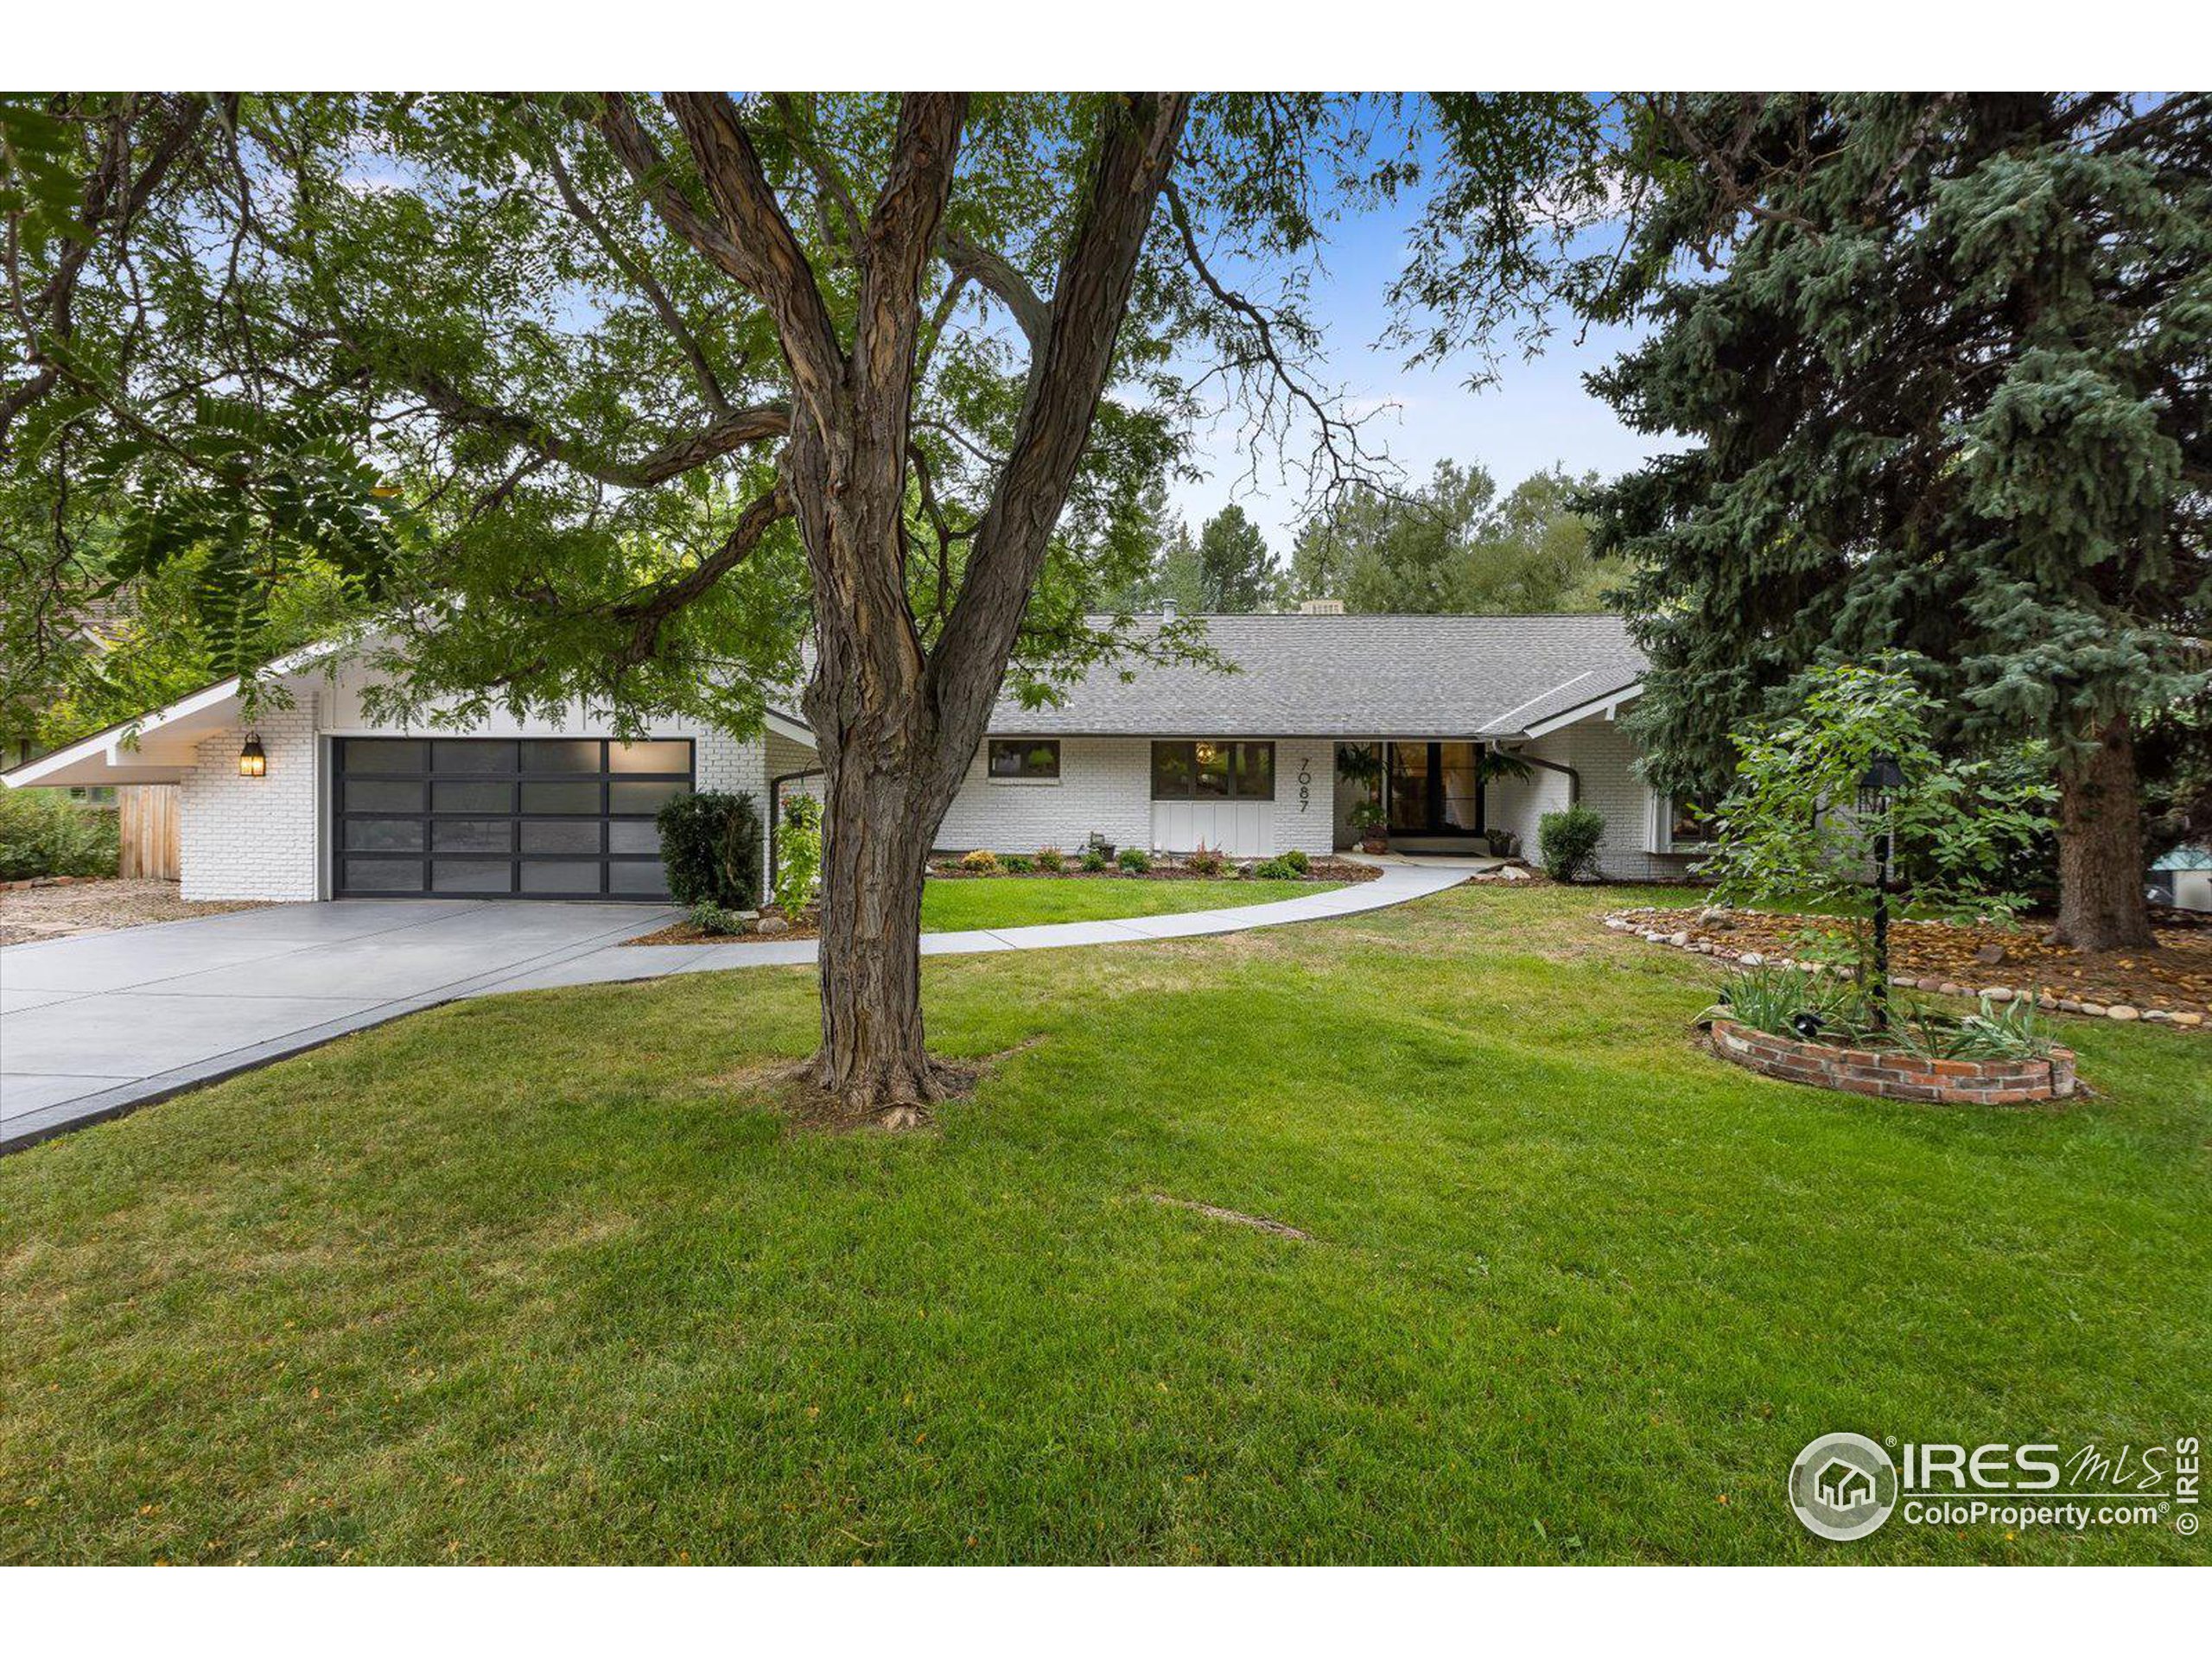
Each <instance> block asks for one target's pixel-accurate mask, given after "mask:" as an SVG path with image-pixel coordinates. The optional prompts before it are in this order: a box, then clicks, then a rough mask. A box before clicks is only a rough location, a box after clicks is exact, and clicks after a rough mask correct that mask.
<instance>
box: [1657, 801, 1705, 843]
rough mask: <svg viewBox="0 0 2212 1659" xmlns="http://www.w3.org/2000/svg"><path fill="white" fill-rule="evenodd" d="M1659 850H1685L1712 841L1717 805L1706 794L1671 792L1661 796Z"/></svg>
mask: <svg viewBox="0 0 2212 1659" xmlns="http://www.w3.org/2000/svg"><path fill="white" fill-rule="evenodd" d="M1659 805H1660V809H1661V812H1662V817H1661V819H1660V844H1659V847H1658V849H1657V850H1659V851H1660V852H1662V853H1666V852H1675V853H1688V852H1695V851H1697V850H1698V849H1700V848H1703V847H1706V846H1707V845H1709V844H1711V842H1712V840H1713V815H1714V812H1715V810H1716V809H1717V807H1718V805H1719V803H1718V801H1717V800H1716V799H1715V798H1714V797H1713V796H1712V795H1709V794H1703V793H1700V794H1695V795H1673V796H1667V797H1664V798H1662V799H1661V801H1660V803H1659Z"/></svg>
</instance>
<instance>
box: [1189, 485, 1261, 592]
mask: <svg viewBox="0 0 2212 1659" xmlns="http://www.w3.org/2000/svg"><path fill="white" fill-rule="evenodd" d="M1278 580H1279V572H1278V571H1277V570H1276V569H1275V558H1274V554H1272V553H1270V552H1269V551H1268V538H1267V537H1265V536H1263V535H1262V534H1261V533H1260V527H1259V526H1258V525H1257V524H1254V523H1253V522H1252V521H1251V519H1250V518H1248V517H1246V516H1245V512H1244V509H1243V508H1242V507H1240V506H1238V505H1236V503H1235V502H1234V501H1232V502H1230V504H1229V505H1227V506H1225V507H1224V508H1223V509H1222V510H1221V511H1220V512H1217V513H1216V514H1214V516H1213V517H1212V518H1209V519H1207V520H1206V521H1205V525H1204V526H1203V527H1201V528H1200V530H1199V531H1198V587H1199V590H1200V594H1201V596H1202V598H1203V600H1204V608H1205V609H1206V610H1209V611H1217V612H1220V613H1223V614H1224V615H1230V614H1237V613H1244V612H1249V611H1256V610H1259V609H1261V608H1262V607H1264V606H1266V605H1267V604H1268V601H1270V600H1272V599H1273V598H1274V591H1275V585H1276V582H1277V581H1278Z"/></svg>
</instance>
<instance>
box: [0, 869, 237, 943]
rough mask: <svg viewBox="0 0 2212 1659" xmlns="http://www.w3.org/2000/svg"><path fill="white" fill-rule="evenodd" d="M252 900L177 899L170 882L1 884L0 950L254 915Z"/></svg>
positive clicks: (54, 879)
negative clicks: (235, 912)
mask: <svg viewBox="0 0 2212 1659" xmlns="http://www.w3.org/2000/svg"><path fill="white" fill-rule="evenodd" d="M260 908H261V901H260V900H259V899H181V898H179V897H178V896H177V884H176V883H175V882H174V881H156V880H151V879H150V878H143V877H137V876H133V877H132V878H130V880H118V879H117V878H115V877H112V876H66V875H65V876H45V877H40V878H38V879H36V880H31V881H21V882H13V883H9V884H6V886H5V887H4V889H0V944H32V943H34V942H35V941H36V940H39V939H66V938H70V937H71V936H72V935H73V934H79V933H106V932H111V931H114V930H115V929H117V928H122V927H143V926H145V925H148V924H149V923H152V922H181V921H188V920H190V919H191V918H193V917H195V916H220V915H223V914H224V913H226V912H229V911H233V910H258V909H260Z"/></svg>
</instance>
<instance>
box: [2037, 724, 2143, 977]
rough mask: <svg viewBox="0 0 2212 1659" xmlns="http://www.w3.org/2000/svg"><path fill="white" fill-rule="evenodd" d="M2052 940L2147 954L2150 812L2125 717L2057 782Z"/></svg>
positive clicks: (2102, 734)
mask: <svg viewBox="0 0 2212 1659" xmlns="http://www.w3.org/2000/svg"><path fill="white" fill-rule="evenodd" d="M2051 938H2052V939H2053V941H2054V942H2055V943H2056V944H2070V945H2072V946H2074V947H2075V949H2076V950H2150V949H2152V948H2154V947H2155V946H2156V945H2157V944H2158V940H2157V939H2156V938H2154V937H2153V936H2152V932H2151V917H2150V911H2149V909H2148V907H2147V906H2146V905H2145V901H2144V897H2143V811H2142V805H2141V791H2140V790H2139V787H2138V785H2137V782H2136V777H2135V736H2134V734H2133V731H2132V730H2131V729H2130V728H2129V725H2128V721H2127V716H2126V715H2120V716H2119V717H2118V718H2117V719H2114V720H2113V721H2110V722H2109V723H2107V725H2106V726H2105V727H2104V728H2103V729H2101V731H2099V732H2098V734H2097V741H2096V745H2095V747H2094V748H2092V749H2091V750H2090V751H2089V753H2088V754H2087V755H2086V756H2084V757H2083V758H2082V760H2080V761H2078V762H2077V763H2075V765H2073V766H2069V767H2067V768H2066V769H2064V770H2063V771H2062V772H2060V773H2059V779H2058V926H2057V928H2056V930H2055V931H2053V933H2052V935H2051Z"/></svg>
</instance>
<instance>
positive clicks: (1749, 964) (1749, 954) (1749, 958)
mask: <svg viewBox="0 0 2212 1659" xmlns="http://www.w3.org/2000/svg"><path fill="white" fill-rule="evenodd" d="M1736 960H1737V961H1738V962H1740V963H1743V964H1744V966H1745V967H1746V968H1757V967H1758V966H1759V965H1760V964H1761V963H1764V962H1765V960H1766V958H1765V957H1763V956H1761V955H1760V954H1759V953H1758V951H1756V950H1746V951H1745V952H1744V953H1743V954H1742V955H1741V956H1739V957H1737V958H1736ZM1786 965H1787V964H1785V966H1786Z"/></svg>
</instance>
